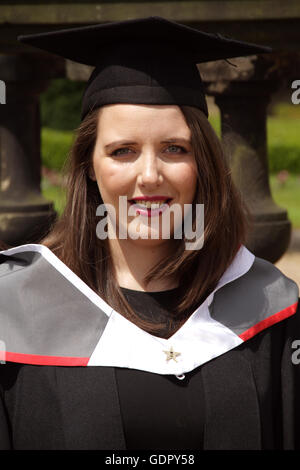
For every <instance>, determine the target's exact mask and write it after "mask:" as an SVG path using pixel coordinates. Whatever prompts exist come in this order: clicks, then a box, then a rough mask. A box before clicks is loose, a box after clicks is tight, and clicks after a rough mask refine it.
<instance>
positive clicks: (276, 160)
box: [267, 117, 300, 173]
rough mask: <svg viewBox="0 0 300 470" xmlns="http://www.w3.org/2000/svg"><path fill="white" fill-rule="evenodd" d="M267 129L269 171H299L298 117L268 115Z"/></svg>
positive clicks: (299, 119) (299, 125) (299, 131)
mask: <svg viewBox="0 0 300 470" xmlns="http://www.w3.org/2000/svg"><path fill="white" fill-rule="evenodd" d="M267 129H268V154H269V170H270V173H276V172H278V171H280V170H288V171H289V172H291V173H300V139H299V135H300V118H289V117H286V118H284V117H269V118H268V122H267Z"/></svg>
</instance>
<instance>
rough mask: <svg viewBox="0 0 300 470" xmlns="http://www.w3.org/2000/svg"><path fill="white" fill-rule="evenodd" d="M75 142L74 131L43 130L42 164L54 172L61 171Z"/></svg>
mask: <svg viewBox="0 0 300 470" xmlns="http://www.w3.org/2000/svg"><path fill="white" fill-rule="evenodd" d="M72 141H73V132H72V131H59V130H54V129H48V128H43V129H42V145H41V147H42V149H41V150H42V162H43V165H44V166H46V167H47V168H51V169H52V170H57V171H61V170H62V168H63V165H64V163H65V161H66V158H67V155H68V153H69V150H70V147H71V144H72Z"/></svg>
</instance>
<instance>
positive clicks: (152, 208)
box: [129, 196, 172, 217]
mask: <svg viewBox="0 0 300 470" xmlns="http://www.w3.org/2000/svg"><path fill="white" fill-rule="evenodd" d="M171 200H172V198H170V197H168V196H140V197H137V198H133V199H130V200H129V203H130V204H132V205H134V207H135V209H136V212H137V213H139V214H141V215H147V216H148V217H149V216H150V217H151V216H153V215H159V214H161V213H162V212H163V211H164V210H165V209H166V208H167V207H168V204H169V202H170V201H171Z"/></svg>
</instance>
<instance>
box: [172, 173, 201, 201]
mask: <svg viewBox="0 0 300 470" xmlns="http://www.w3.org/2000/svg"><path fill="white" fill-rule="evenodd" d="M174 185H176V187H177V188H178V192H179V194H180V196H181V198H184V199H185V201H186V203H192V202H193V199H194V195H195V191H196V187H197V169H196V166H195V165H194V164H190V165H182V167H181V168H180V169H179V171H177V172H176V175H174Z"/></svg>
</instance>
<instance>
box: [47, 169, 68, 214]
mask: <svg viewBox="0 0 300 470" xmlns="http://www.w3.org/2000/svg"><path fill="white" fill-rule="evenodd" d="M41 188H42V194H43V196H44V197H45V198H46V199H47V200H48V201H51V202H53V203H54V209H55V210H56V212H57V213H58V215H61V214H62V212H63V210H64V207H65V199H66V198H65V192H64V190H63V189H62V187H61V186H54V185H53V184H50V183H49V181H48V180H47V179H46V178H43V179H42V184H41Z"/></svg>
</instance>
